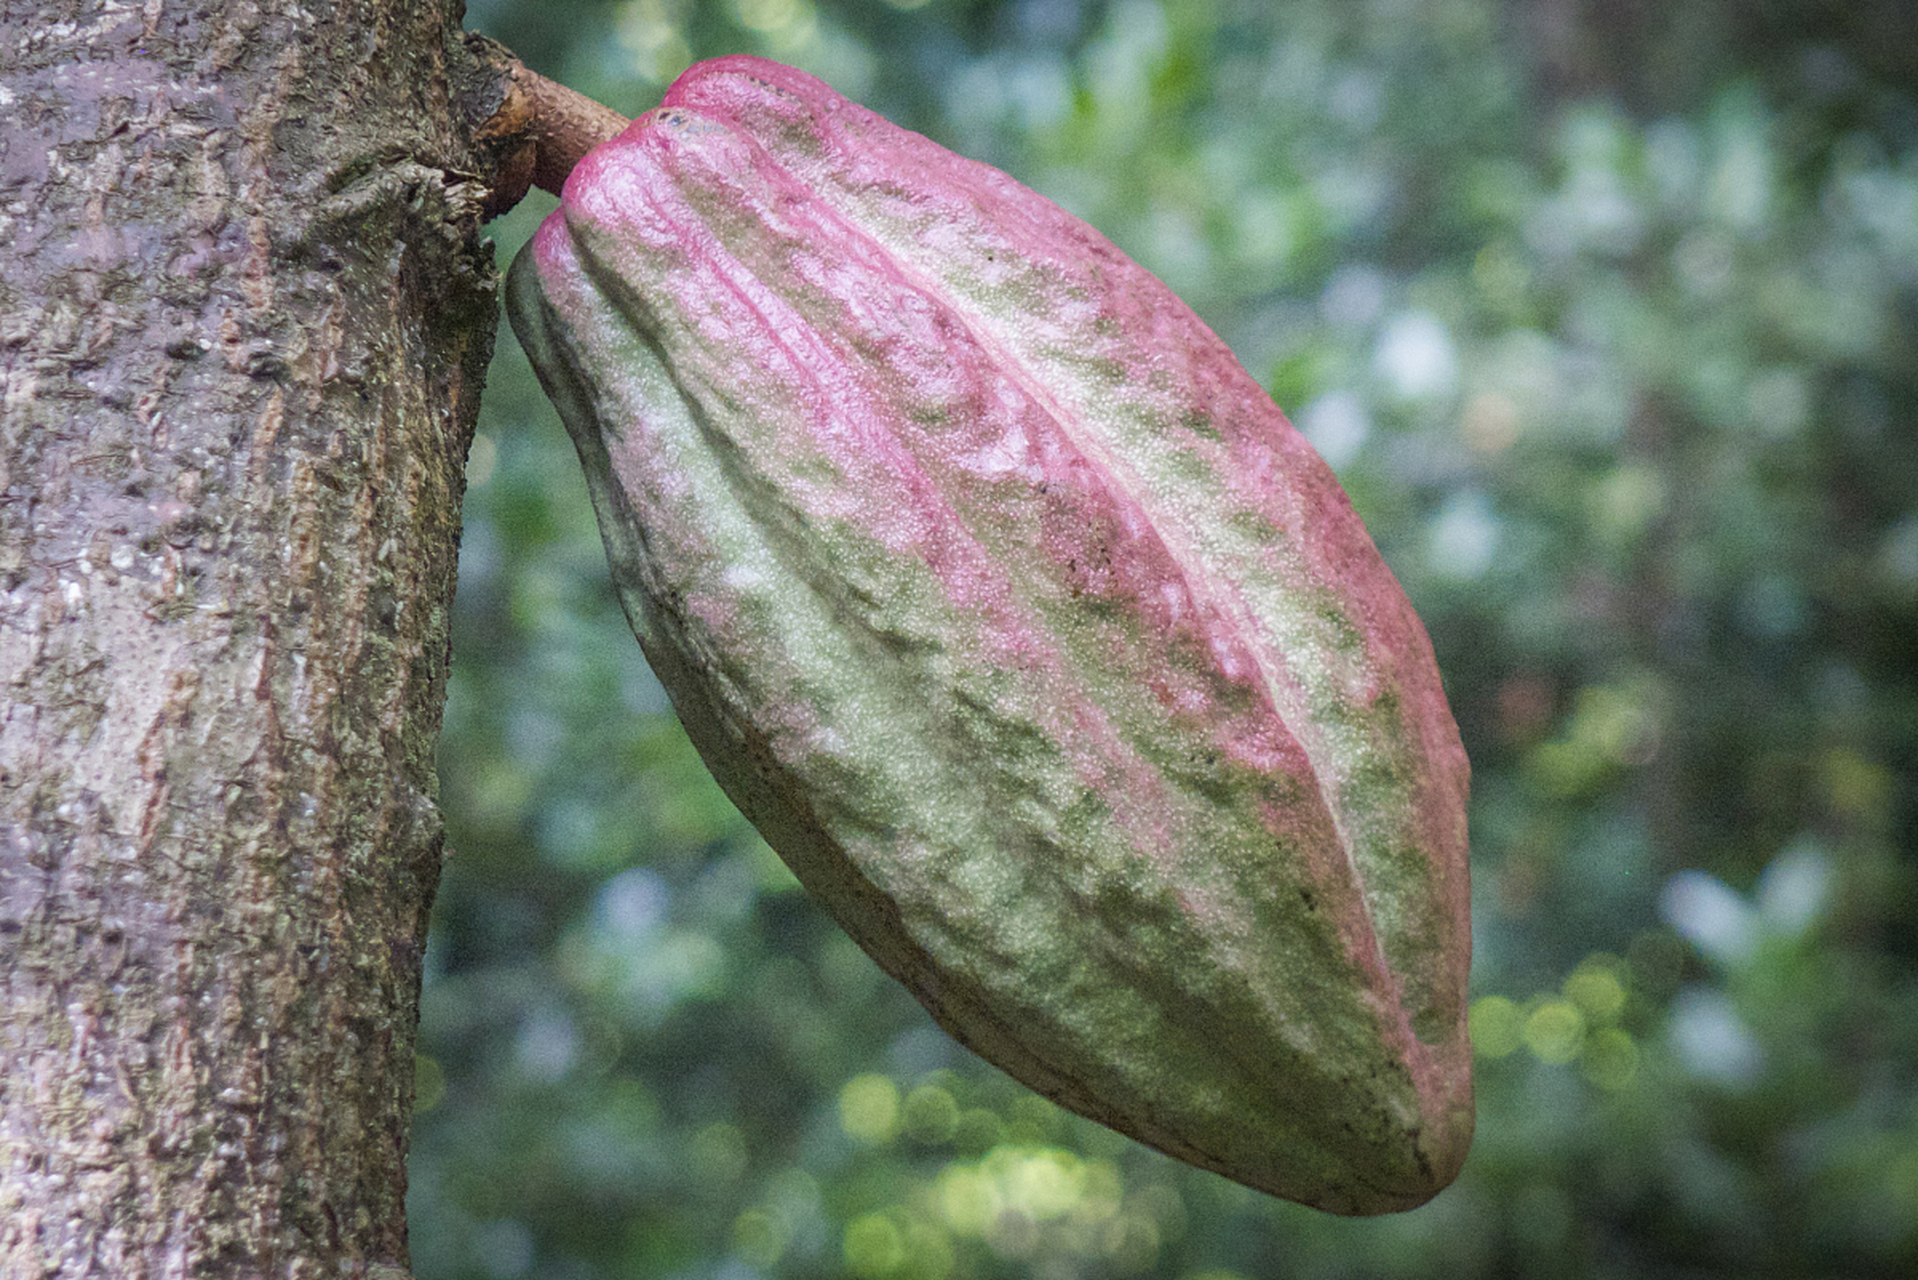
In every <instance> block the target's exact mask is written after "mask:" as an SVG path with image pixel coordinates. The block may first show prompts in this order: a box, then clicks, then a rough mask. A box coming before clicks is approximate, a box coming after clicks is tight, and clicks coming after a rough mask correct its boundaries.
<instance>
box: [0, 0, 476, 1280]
mask: <svg viewBox="0 0 1918 1280" xmlns="http://www.w3.org/2000/svg"><path fill="white" fill-rule="evenodd" d="M457 9H458V6H457V4H454V3H451V2H450V0H347V2H345V3H336V2H333V0H200V2H199V3H181V2H179V0H145V2H144V3H141V2H140V0H133V2H131V3H118V4H115V3H101V2H100V0H92V2H90V3H89V2H84V0H42V2H40V3H34V2H33V0H0V50H5V51H6V52H5V53H0V377H3V378H4V404H3V405H0V1275H4V1276H6V1277H8V1278H9V1280H14V1278H24V1277H36V1278H37V1277H60V1278H61V1280H68V1278H71V1277H81V1276H103V1277H104V1276H111V1277H114V1278H115V1280H126V1278H136V1277H149V1276H150V1277H160V1276H212V1275H219V1276H313V1277H318V1276H327V1277H347V1276H361V1275H376V1276H379V1275H388V1274H391V1273H389V1272H386V1271H385V1268H387V1267H389V1266H393V1267H398V1266H404V1264H405V1226H404V1218H403V1212H402V1209H403V1196H404V1189H405V1175H404V1163H403V1162H404V1153H405V1147H406V1132H407V1125H408V1122H409V1118H410V1111H411V1100H412V1085H413V1036H414V1022H415V1010H416V1002H417V988H418V981H419V963H420V951H421V945H422V942H423V939H424V933H425V918H426V911H427V907H428V904H429V902H430V899H431V895H432V890H433V885H434V882H435V879H436V877H437V874H438V864H439V858H440V852H441V830H440V822H439V817H438V814H437V811H436V809H435V806H434V802H433V795H434V783H433V748H434V739H435V736H436V734H437V731H438V723H439V711H440V704H441V699H442V694H443V687H444V679H445V669H446V661H447V645H446V626H447V611H448V607H449V604H450V601H451V595H452V588H453V577H454V566H455V552H456V544H457V530H458V505H459V499H460V487H461V480H460V466H461V459H462V458H463V456H464V452H465V448H466V444H467V441H468V438H469V435H470V432H471V428H472V416H473V412H474V410H475V408H476V406H477V400H478V392H479V387H480V381H481V377H482V372H483V369H484V361H485V359H486V358H487V357H488V356H489V355H490V354H491V350H492V336H493V324H494V314H495V309H494V301H493V296H492V293H491V274H490V266H488V265H487V264H486V263H484V262H483V261H482V260H481V258H480V257H479V256H478V251H477V249H476V231H477V209H478V204H479V201H480V199H481V198H482V197H483V196H484V195H485V192H484V191H481V190H479V189H477V186H476V185H475V184H473V183H471V182H469V181H467V180H466V179H464V178H463V177H462V176H461V174H462V171H464V170H468V169H470V168H471V167H472V164H473V159H472V157H471V156H470V155H469V154H468V152H467V148H466V144H465V143H464V142H462V141H461V135H462V134H463V133H464V132H465V131H466V130H467V129H470V127H471V124H472V122H471V121H464V122H456V121H455V119H454V113H453V111H452V108H451V107H450V106H449V95H450V91H449V83H450V82H453V81H457V80H458V79H459V77H460V76H461V75H462V73H463V71H464V60H465V58H466V54H465V52H464V48H463V46H462V44H461V43H460V41H459V38H458V32H457V21H458V16H459V15H458V13H457Z"/></svg>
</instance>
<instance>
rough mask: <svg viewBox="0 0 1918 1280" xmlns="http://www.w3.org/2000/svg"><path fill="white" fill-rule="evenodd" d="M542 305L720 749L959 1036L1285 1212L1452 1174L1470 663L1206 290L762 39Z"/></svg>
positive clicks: (748, 803)
mask: <svg viewBox="0 0 1918 1280" xmlns="http://www.w3.org/2000/svg"><path fill="white" fill-rule="evenodd" d="M509 308H510V311H511V315H512V319H513V324H514V326H515V328H516V330H517V331H518V333H519V335H520V338H521V341H522V342H523V343H524V345H525V347H526V349H527V351H528V353H529V354H530V355H531V357H532V360H533V363H534V365H535V367H536V368H537V370H538V371H539V374H540V377H541V379H542V381H543V382H544V385H545V387H546V389H547V391H548V393H549V394H550V395H551V397H552V398H553V400H554V401H555V402H556V403H557V405H558V407H559V409H560V411H561V414H562V416H563V417H564V419H565V422H566V425H567V427H568V428H569V429H570V432H571V434H572V436H573V439H574V441H575V443H576V445H577V447H578V451H579V455H580V458H581V460H582V461H583V462H584V464H585V470H586V474H587V478H588V481H589V486H590V490H591V495H592V499H593V502H594V504H595V507H596V508H597V512H598V516H599V521H600V527H601V531H602V533H603V535H604V539H605V543H606V548H607V552H608V556H609V559H610V561H611V564H612V571H613V576H614V579H615V581H616V583H617V587H618V590H619V593H620V596H621V598H622V600H623V602H624V604H625V607H626V610H627V613H628V615H629V617H630V619H631V622H632V625H633V628H634V630H635V632H636V633H637V635H638V637H639V640H640V643H641V644H642V645H643V646H644V649H645V652H646V655H647V657H648V659H649V660H650V661H651V663H652V665H653V667H654V670H655V671H656V672H657V674H658V676H659V678H660V680H661V682H662V683H663V684H664V685H665V687H666V689H667V691H668V692H669V693H670V695H671V696H672V699H673V702H674V705H675V707H676V708H677V710H678V712H679V715H680V717H681V719H682V720H683V722H684V723H685V726H686V728H687V730H688V731H689V732H690V734H691V736H692V739H693V741H694V742H695V743H696V744H697V746H698V748H699V750H700V752H701V753H702V755H703V756H704V758H705V760H706V762H707V764H708V766H709V767H710V768H711V769H712V771H713V773H714V774H715V776H716V777H717V778H718V779H719V782H720V784H721V785H722V786H723V787H724V788H725V790H726V792H727V794H728V795H729V796H730V797H731V798H732V799H733V801H734V802H735V803H736V804H737V805H738V806H739V808H740V809H741V810H742V811H743V812H744V813H745V814H746V815H747V816H748V817H749V818H750V819H751V820H752V821H753V822H754V823H755V824H756V825H757V826H758V828H759V830H760V831H761V832H762V833H763V834H764V835H765V837H766V839H767V840H768V841H769V842H770V843H771V845H772V847H773V848H774V849H775V850H777V851H778V852H779V854H780V855H781V856H782V857H783V858H784V859H785V860H786V862H787V863H788V864H789V865H790V866H791V868H792V869H793V871H794V872H795V873H796V874H797V875H798V877H799V879H800V880H801V881H802V882H803V883H804V884H805V886H806V887H807V889H808V890H810V891H811V892H812V894H814V895H815V896H816V897H817V898H818V899H819V900H820V901H821V902H823V903H824V904H825V905H826V906H827V908H828V909H830V910H831V911H832V913H833V914H834V915H835V916H836V917H837V918H838V920H839V922H840V923H841V924H842V925H843V926H844V927H845V928H846V929H847V930H848V931H849V932H850V933H851V935H852V936H853V937H854V938H855V939H856V940H857V941H858V942H859V944H860V945H861V946H862V947H864V948H865V950H866V951H867V952H869V953H870V954H871V955H872V956H873V958H874V959H876V960H877V961H878V962H879V963H880V964H881V965H882V966H883V967H884V968H885V969H886V970H887V971H888V972H890V973H891V974H892V975H893V976H894V977H896V978H898V979H899V980H900V981H901V982H903V983H904V984H905V985H906V986H907V987H909V988H910V989H911V990H912V991H913V993H914V994H915V995H916V996H917V997H918V998H919V1000H920V1001H921V1002H922V1003H923V1004H924V1005H925V1006H926V1008H927V1009H928V1010H930V1011H931V1013H932V1015H933V1017H934V1018H936V1019H937V1020H938V1021H939V1023H940V1024H941V1025H943V1026H944V1027H945V1028H946V1029H947V1030H948V1031H949V1032H951V1033H952V1034H953V1035H954V1036H955V1037H956V1038H957V1039H959V1040H960V1041H961V1042H963V1043H964V1044H966V1045H967V1046H969V1047H970V1048H972V1049H973V1050H975V1051H976V1052H978V1053H979V1054H981V1055H982V1056H983V1057H985V1058H986V1059H988V1060H989V1061H991V1062H993V1063H995V1064H997V1065H998V1066H999V1067H1001V1068H1003V1069H1004V1070H1005V1071H1007V1072H1009V1073H1010V1074H1012V1075H1013V1076H1015V1077H1016V1078H1018V1079H1019V1080H1021V1081H1023V1082H1024V1083H1026V1084H1027V1085H1029V1086H1031V1087H1032V1088H1034V1089H1036V1090H1038V1091H1039V1092H1040V1093H1042V1094H1045V1095H1046V1096H1048V1097H1050V1098H1052V1099H1054V1100H1056V1101H1057V1102H1059V1103H1061V1104H1063V1105H1064V1106H1067V1107H1069V1108H1071V1109H1072V1110H1074V1111H1077V1112H1079V1113H1080V1114H1082V1115H1086V1116H1090V1117H1092V1118H1093V1119H1095V1120H1098V1121H1101V1122H1103V1123H1105V1124H1107V1125H1110V1126H1111V1127H1113V1128H1115V1129H1117V1130H1120V1131H1121V1132H1124V1133H1126V1134H1130V1135H1132V1136H1133V1137H1135V1138H1137V1139H1139V1140H1140V1141H1143V1142H1145V1143H1148V1144H1150V1145H1152V1146H1154V1147H1157V1148H1158V1149H1160V1150H1161V1151H1165V1152H1168V1153H1170V1154H1171V1155H1174V1156H1177V1157H1179V1158H1181V1159H1183V1160H1186V1161H1189V1162H1191V1163H1192V1164H1195V1165H1199V1166H1202V1167H1204V1168H1207V1169H1212V1170H1216V1171H1217V1172H1219V1173H1221V1174H1224V1175H1226V1176H1227V1177H1230V1178H1234V1179H1237V1180H1238V1181H1240V1182H1242V1183H1245V1184H1247V1185H1249V1186H1252V1187H1256V1188H1259V1189H1261V1190H1263V1191H1267V1192H1270V1193H1272V1194H1275V1195H1279V1196H1284V1197H1287V1198H1289V1199H1293V1200H1298V1201H1302V1202H1304V1203H1307V1204H1311V1205H1316V1206H1319V1207H1321V1208H1324V1209H1328V1210H1331V1211H1333V1212H1337V1213H1351V1214H1362V1213H1380V1212H1389V1211H1393V1210H1398V1209H1406V1208H1410V1207H1412V1206H1415V1205H1417V1204H1419V1203H1422V1202H1423V1201H1424V1200H1426V1199H1428V1198H1429V1197H1430V1196H1432V1195H1433V1194H1434V1193H1435V1192H1436V1191H1438V1190H1439V1189H1440V1188H1441V1187H1443V1186H1445V1185H1446V1184H1447V1183H1448V1182H1449V1181H1450V1180H1451V1179H1452V1177H1453V1175H1454V1174H1455V1173H1456V1172H1457V1170H1458V1167H1459V1165H1460V1163H1461V1162H1462V1160H1463V1159H1464V1156H1465V1151H1466V1148H1467V1146H1468V1145H1469V1143H1470V1140H1471V1129H1472V1101H1471V1075H1470V1068H1471V1062H1470V1058H1471V1051H1470V1045H1469V1043H1468V1040H1467V1037H1466V1033H1465V1018H1464V1014H1465V999H1464V996H1465V990H1464V988H1465V977H1466V970H1467V967H1468V962H1469V953H1470V936H1469V921H1468V903H1467V868H1466V841H1465V796H1466V779H1467V764H1466V760H1465V754H1464V751H1463V749H1462V747H1461V746H1460V742H1459V737H1458V732H1457V729H1456V727H1455V725H1454V723H1453V721H1452V717H1451V714H1450V712H1449V710H1448V708H1447V706H1446V701H1445V697H1444V694H1443V692H1442V690H1441V688H1440V684H1439V676H1438V672H1437V668H1436V665H1435V662H1434V659H1433V655H1432V649H1431V644H1430V642H1429V641H1428V639H1427V638H1426V634H1425V631H1424V629H1423V627H1422V626H1421V625H1420V623H1419V621H1418V619H1417V617H1416V616H1415V615H1414V614H1413V612H1412V609H1411V606H1410V605H1409V603H1408V602H1407V601H1406V598H1405V596H1404V593H1403V592H1402V591H1401V590H1400V588H1399V586H1398V583H1397V582H1396V581H1395V580H1394V578H1393V577H1392V575H1391V573H1390V572H1389V571H1388V570H1387V568H1386V567H1385V564H1384V563H1383V561H1382V560H1381V559H1380V557H1379V554H1378V552H1377V551H1376V549H1375V548H1374V546H1373V544H1372V542H1371V540H1370V538H1369V537H1368V536H1367V534H1366V532H1365V530H1364V528H1363V527H1362V526H1361V525H1360V523H1359V520H1358V518H1357V516H1356V515H1355V514H1354V513H1353V511H1352V508H1351V505H1350V503H1349V502H1348V501H1347V499H1346V497H1345V495H1344V493H1343V492H1342V491H1341V489H1340V488H1339V485H1338V482H1337V481H1336V480H1335V479H1334V478H1333V476H1332V473H1331V472H1330V470H1329V469H1328V468H1327V467H1326V466H1325V464H1324V463H1323V462H1322V461H1321V460H1320V459H1319V458H1318V456H1317V455H1316V454H1314V453H1313V452H1312V450H1311V448H1310V447H1309V446H1308V445H1307V444H1306V443H1305V441H1304V440H1303V438H1301V437H1300V436H1299V435H1298V434H1297V433H1296V432H1295V431H1294V430H1293V429H1292V427H1291V425H1290V424H1289V423H1288V422H1287V421H1286V420H1285V418H1284V416H1283V415H1282V414H1281V413H1280V412H1279V410H1278V409H1277V407H1276V406H1275V405H1274V404H1273V403H1272V401H1271V399H1270V398H1269V397H1268V396H1267V394H1266V393H1265V391H1264V390H1263V389H1262V388H1261V387H1260V386H1259V384H1258V383H1257V382H1256V381H1254V379H1253V378H1252V377H1251V376H1250V375H1249V374H1247V373H1246V372H1245V370H1244V369H1243V368H1242V367H1241V366H1240V365H1239V363H1238V362H1237V361H1236V360H1235V359H1234V357H1233V356H1232V354H1231V352H1230V351H1229V350H1228V349H1227V348H1226V346H1225V345H1224V344H1223V343H1222V342H1221V341H1220V340H1219V339H1218V338H1217V337H1215V336H1214V335H1213V334H1212V333H1211V331H1210V330H1208V329H1207V328H1206V327H1205V326H1204V324H1202V323H1201V322H1200V321H1199V319H1198V318H1197V317H1196V316H1195V315H1194V314H1193V313H1192V312H1191V311H1190V310H1189V309H1188V308H1187V307H1186V306H1185V305H1184V304H1183V303H1182V302H1180V301H1179V300H1178V299H1177V298H1176V297H1175V296H1173V294H1172V293H1171V291H1170V290H1168V289H1167V288H1166V287H1165V286H1164V285H1163V284H1161V283H1160V282H1159V281H1158V280H1156V279H1154V278H1153V277H1152V276H1151V275H1149V274H1148V273H1147V272H1146V271H1145V270H1144V269H1143V268H1141V267H1139V266H1138V265H1136V264H1135V263H1133V262H1132V261H1130V260H1129V259H1128V258H1126V257H1125V256H1124V255H1123V254H1121V253H1120V252H1119V251H1118V250H1117V249H1116V248H1114V247H1113V246H1112V245H1111V244H1110V243H1109V242H1107V241H1106V240H1105V239H1104V238H1102V237H1101V236H1100V235H1099V234H1098V233H1097V232H1095V231H1093V230H1092V229H1091V228H1090V227H1088V226H1086V225H1085V224H1083V223H1082V222H1080V221H1078V220H1077V219H1075V218H1073V217H1071V216H1070V215H1068V214H1066V213H1065V212H1064V211H1062V210H1060V209H1059V208H1057V207H1056V206H1054V205H1052V204H1051V203H1049V202H1048V201H1046V200H1045V199H1043V198H1042V197H1040V196H1039V195H1037V194H1035V193H1034V192H1032V191H1030V190H1028V189H1026V188H1025V187H1022V186H1020V185H1019V184H1018V183H1016V182H1014V181H1013V180H1012V179H1010V178H1008V177H1006V176H1005V175H1004V174H1002V173H999V172H998V171H996V170H994V169H991V168H989V167H987V166H985V165H982V164H978V163H975V162H972V161H969V160H966V159H963V158H961V157H959V156H956V155H954V154H952V153H951V152H949V151H946V150H944V149H943V148H941V147H939V146H937V145H935V144H934V143H932V142H931V141H929V140H928V139H926V138H923V137H920V136H919V135H917V134H913V133H910V132H907V131H905V130H902V129H900V128H897V127H896V126H894V125H892V124H890V123H888V122H887V121H885V120H884V119H882V118H880V117H879V116H877V115H875V114H873V113H871V112H869V111H866V110H864V109H862V108H860V107H858V106H856V105H854V104H852V103H850V102H848V101H846V100H845V99H844V98H842V97H841V96H839V95H838V94H836V93H835V92H833V91H832V90H831V89H830V88H828V87H827V86H826V85H824V84H822V83H821V82H819V81H817V80H815V79H813V78H811V77H809V76H807V75H804V74H802V73H800V72H797V71H794V70H792V69H790V68H787V67H782V66H779V65H777V64H774V63H769V62H765V61H762V60H759V59H754V58H723V59H718V60H716V61H712V62H707V63H703V64H701V65H699V66H696V67H694V68H693V69H692V70H690V71H688V72H687V73H686V74H685V75H684V76H683V77H682V78H681V79H680V80H679V81H678V82H677V83H675V84H674V85H673V86H672V88H671V89H670V90H669V91H668V93H667V95H666V97H665V99H664V101H663V103H662V105H661V106H660V107H659V108H658V109H656V110H654V111H652V112H651V113H649V114H647V115H645V116H643V117H642V118H640V119H639V120H637V121H636V122H634V123H633V125H632V126H631V127H630V128H629V129H627V130H626V131H625V132H624V133H623V134H622V135H620V136H619V137H617V138H616V139H613V140H612V141H610V142H607V143H605V144H603V145H601V146H600V147H598V148H597V149H595V150H594V151H592V152H591V153H590V154H588V155H587V156H586V158H585V159H584V160H583V161H582V162H581V163H580V165H579V166H578V167H577V168H576V169H575V170H574V171H573V173H572V176H571V178H570V179H569V180H568V181H567V183H566V186H565V191H564V195H563V197H562V200H561V203H560V206H559V208H558V210H557V211H556V212H555V213H553V214H552V216H551V217H549V218H548V219H547V220H546V222H545V223H544V225H543V226H541V227H540V229H539V231H538V233H537V235H536V236H535V238H534V239H533V241H532V242H531V243H530V244H529V245H528V247H527V248H526V250H525V251H524V252H523V253H522V254H521V255H520V258H519V260H518V261H517V262H516V263H515V265H514V268H513V271H512V276H511V280H510V284H509Z"/></svg>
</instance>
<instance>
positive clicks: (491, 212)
mask: <svg viewBox="0 0 1918 1280" xmlns="http://www.w3.org/2000/svg"><path fill="white" fill-rule="evenodd" d="M468 42H469V45H471V46H472V47H473V51H474V52H475V53H476V54H477V55H479V57H480V59H481V61H482V62H483V63H485V64H488V65H490V67H491V69H492V72H493V73H494V75H495V76H496V77H498V78H497V79H496V81H495V84H496V87H497V91H498V92H499V94H500V97H499V101H498V104H497V106H495V107H494V109H493V112H492V114H491V116H490V117H488V118H487V119H486V120H485V121H484V123H482V124H481V125H480V126H479V128H478V129H477V131H476V133H475V140H476V141H478V142H479V143H480V144H481V145H482V146H483V147H485V148H486V149H487V150H488V151H490V152H491V153H492V155H493V156H494V157H495V160H496V163H497V166H498V172H497V176H496V180H495V181H494V183H493V194H492V197H491V198H490V199H489V200H488V201H487V202H486V206H485V210H484V212H485V215H486V216H487V217H489V218H490V217H497V216H498V215H499V214H502V213H504V212H506V211H507V210H508V209H510V208H512V207H513V206H514V205H516V204H518V203H519V201H520V198H521V197H523V196H524V195H525V194H526V191H527V188H528V187H538V188H540V189H541V190H542V191H550V192H552V193H553V194H554V195H558V194H559V191H560V188H561V187H563V186H565V185H566V176H567V175H568V174H570V173H571V172H572V171H573V166H574V165H576V164H578V163H579V161H580V159H581V157H583V156H584V155H585V154H586V153H587V152H588V151H591V150H592V149H593V148H594V147H596V146H598V145H599V144H600V143H602V142H605V141H606V140H607V139H609V138H613V137H616V136H618V135H619V134H620V133H621V132H623V131H624V130H625V128H626V126H627V125H629V124H631V123H632V121H630V120H628V119H627V118H626V117H625V116H622V115H621V114H619V112H617V111H614V110H613V109H612V108H610V107H604V106H601V105H600V104H599V103H597V102H594V101H593V100H592V99H591V98H589V97H587V96H586V95H585V94H583V93H579V92H577V91H575V90H573V89H568V88H567V87H566V86H565V85H563V84H560V83H558V82H556V81H553V80H548V79H547V78H546V77H545V76H542V75H540V74H539V73H538V72H536V71H533V70H531V69H530V68H528V67H527V66H526V65H525V64H524V63H522V62H521V61H520V60H519V59H518V58H515V57H514V56H513V55H512V54H511V53H510V52H508V51H507V50H506V49H505V48H504V47H503V46H501V45H499V44H497V43H495V42H493V41H490V40H484V39H483V38H481V37H475V36H470V35H469V36H468Z"/></svg>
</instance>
